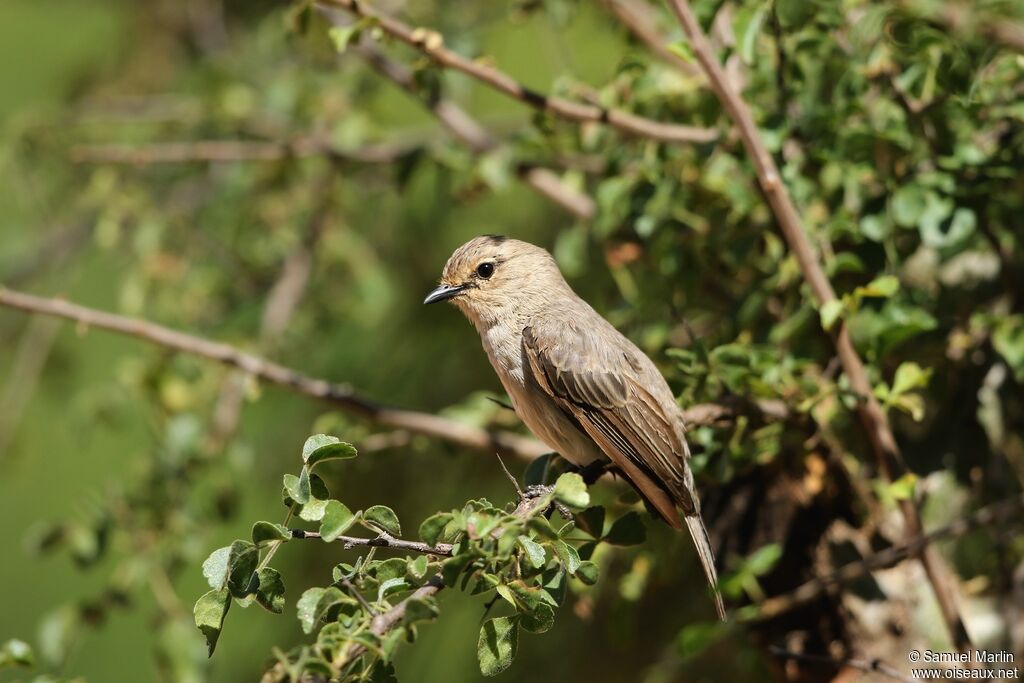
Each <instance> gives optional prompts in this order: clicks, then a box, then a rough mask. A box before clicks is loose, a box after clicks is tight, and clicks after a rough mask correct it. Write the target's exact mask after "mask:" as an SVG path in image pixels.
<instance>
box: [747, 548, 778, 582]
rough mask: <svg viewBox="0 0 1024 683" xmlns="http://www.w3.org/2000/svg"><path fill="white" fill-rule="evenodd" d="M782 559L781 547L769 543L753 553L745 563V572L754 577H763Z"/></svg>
mask: <svg viewBox="0 0 1024 683" xmlns="http://www.w3.org/2000/svg"><path fill="white" fill-rule="evenodd" d="M781 557H782V546H780V545H779V544H778V543H769V544H768V545H765V546H763V547H761V548H758V549H757V550H755V551H754V553H753V554H752V555H750V557H748V558H747V561H746V563H745V566H746V569H747V571H749V572H750V573H751V574H753V575H754V576H763V575H765V574H767V573H768V572H770V571H771V570H772V567H774V566H775V564H776V563H777V562H778V561H779V558H781Z"/></svg>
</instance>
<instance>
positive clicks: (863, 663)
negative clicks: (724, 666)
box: [768, 646, 915, 683]
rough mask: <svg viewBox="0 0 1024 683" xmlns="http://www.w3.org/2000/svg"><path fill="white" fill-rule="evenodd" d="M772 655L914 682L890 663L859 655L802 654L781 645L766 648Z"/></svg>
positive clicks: (906, 682) (905, 682)
mask: <svg viewBox="0 0 1024 683" xmlns="http://www.w3.org/2000/svg"><path fill="white" fill-rule="evenodd" d="M768 649H769V650H770V651H771V653H772V654H773V655H775V656H776V657H781V658H782V659H795V660H798V661H802V662H810V663H814V664H830V665H832V666H834V667H836V668H837V669H842V668H844V667H850V668H853V669H857V670H858V671H863V672H865V673H876V674H880V675H882V676H885V677H886V678H891V679H892V680H894V681H902V682H903V683H914V680H915V679H913V678H911V677H910V676H904V675H903V674H902V673H900V670H899V669H897V668H896V667H894V666H893V665H892V664H888V663H886V662H883V661H882V660H881V659H862V658H860V657H847V658H844V659H836V658H834V657H829V656H828V655H812V654H804V653H802V652H793V651H791V650H784V649H782V648H781V647H775V646H772V647H770V648H768Z"/></svg>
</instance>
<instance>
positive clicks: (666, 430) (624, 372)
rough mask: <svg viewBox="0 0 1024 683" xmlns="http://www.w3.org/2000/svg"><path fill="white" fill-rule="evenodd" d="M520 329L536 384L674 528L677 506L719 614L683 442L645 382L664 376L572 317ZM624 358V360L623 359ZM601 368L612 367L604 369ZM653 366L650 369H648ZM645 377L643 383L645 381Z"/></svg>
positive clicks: (706, 540)
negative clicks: (555, 325)
mask: <svg viewBox="0 0 1024 683" xmlns="http://www.w3.org/2000/svg"><path fill="white" fill-rule="evenodd" d="M545 332H547V333H544V334H537V330H535V329H534V328H533V327H527V328H526V329H524V330H523V356H524V361H525V362H524V363H523V368H524V372H525V373H526V375H527V377H531V378H532V379H533V380H534V381H535V382H536V384H537V386H539V387H540V388H541V390H542V391H544V392H546V393H547V394H548V395H550V396H551V398H552V399H554V401H555V403H556V404H557V405H558V406H559V408H561V409H562V411H563V412H564V413H565V414H566V416H568V417H569V419H571V420H572V421H573V422H574V423H575V424H577V425H579V427H580V429H581V430H582V431H583V432H584V433H586V434H587V435H588V436H589V437H590V438H591V439H593V440H594V442H595V443H596V444H597V445H598V446H600V448H601V450H602V451H604V453H605V455H607V456H608V458H609V459H610V460H611V461H612V462H613V463H614V464H615V465H616V466H617V467H618V468H619V469H620V470H621V471H622V473H623V475H625V477H626V478H627V479H629V481H630V483H632V484H633V486H635V487H636V489H637V490H638V491H639V492H640V495H642V496H643V497H644V498H645V499H647V501H648V502H649V503H650V504H651V505H652V506H653V507H654V509H656V510H657V511H658V513H659V514H660V515H661V516H662V517H663V518H664V519H665V521H666V522H668V523H669V524H670V525H671V526H672V527H673V528H676V529H682V524H681V523H680V520H679V515H678V514H677V513H676V505H679V506H680V507H682V508H683V513H684V519H685V520H686V526H687V529H688V530H689V532H690V537H691V538H692V539H693V542H694V545H695V546H696V548H697V556H698V558H699V559H700V563H701V567H702V568H703V569H704V574H705V576H707V579H708V583H709V584H710V585H711V589H712V592H713V593H714V600H715V610H716V612H717V613H718V617H719V618H720V619H722V620H724V619H725V618H726V617H725V605H724V604H723V603H722V595H721V593H720V592H719V590H718V573H717V571H716V570H715V556H714V552H713V551H712V549H711V541H710V539H709V538H708V532H707V528H705V526H704V520H703V519H701V516H700V504H699V502H698V499H697V496H696V494H695V493H694V489H693V474H692V473H691V471H690V468H689V466H688V465H687V463H686V458H687V456H688V455H689V451H688V450H687V447H686V441H685V440H684V438H683V437H682V436H681V435H679V434H678V433H677V432H676V430H675V429H674V428H673V422H672V418H671V417H670V416H668V415H666V414H665V409H664V408H663V407H662V405H661V403H660V402H659V401H658V400H656V398H655V395H654V394H653V393H652V391H651V390H650V389H648V387H649V386H652V384H651V383H652V382H654V381H658V382H664V379H662V378H661V377H660V376H658V377H651V376H649V375H650V372H648V371H646V370H645V366H644V365H643V363H642V362H641V361H639V360H638V359H636V358H635V357H631V354H632V353H639V352H634V351H632V350H630V349H628V348H621V347H620V346H619V345H616V344H614V343H612V344H608V343H607V339H604V340H603V341H602V339H601V335H593V334H590V335H586V334H583V333H581V332H580V331H579V329H578V328H577V327H575V326H574V325H572V324H569V325H565V326H560V327H559V329H558V330H557V333H553V332H554V331H548V330H545ZM623 361H625V365H624V364H623ZM608 368H619V370H609V369H608ZM651 372H653V370H652V371H651ZM645 384H646V385H647V386H645Z"/></svg>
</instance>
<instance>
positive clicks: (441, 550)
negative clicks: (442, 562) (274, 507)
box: [291, 529, 452, 557]
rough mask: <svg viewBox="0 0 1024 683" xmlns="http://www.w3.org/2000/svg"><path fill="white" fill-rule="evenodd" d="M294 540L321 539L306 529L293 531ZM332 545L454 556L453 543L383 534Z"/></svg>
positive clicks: (341, 540)
mask: <svg viewBox="0 0 1024 683" xmlns="http://www.w3.org/2000/svg"><path fill="white" fill-rule="evenodd" d="M291 532H292V538H320V532H319V531H305V530H304V529H291ZM330 542H332V543H341V544H342V545H343V546H344V548H345V550H349V549H351V548H358V547H363V548H392V549H394V550H411V551H413V552H417V553H423V554H424V555H437V556H438V557H450V556H451V554H452V544H451V543H438V544H437V545H430V544H429V543H423V542H422V541H406V540H404V539H401V538H395V537H394V536H392V535H390V534H381V535H380V536H377V537H376V538H359V537H358V536H338V537H337V538H335V539H334V541H330Z"/></svg>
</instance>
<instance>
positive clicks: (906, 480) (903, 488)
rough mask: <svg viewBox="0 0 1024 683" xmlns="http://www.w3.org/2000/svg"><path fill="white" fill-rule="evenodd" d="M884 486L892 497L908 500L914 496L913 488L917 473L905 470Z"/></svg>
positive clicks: (915, 483)
mask: <svg viewBox="0 0 1024 683" xmlns="http://www.w3.org/2000/svg"><path fill="white" fill-rule="evenodd" d="M886 488H887V491H888V493H889V495H890V496H892V497H893V499H895V500H910V499H911V498H913V497H914V490H915V489H916V488H917V475H916V474H914V473H913V472H907V473H906V474H904V475H903V476H902V477H900V478H899V479H897V480H896V481H894V482H892V483H891V484H889V485H888V486H887V487H886Z"/></svg>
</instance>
